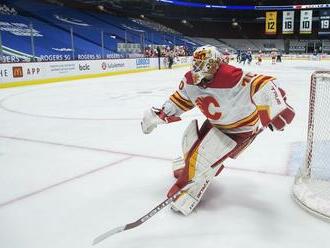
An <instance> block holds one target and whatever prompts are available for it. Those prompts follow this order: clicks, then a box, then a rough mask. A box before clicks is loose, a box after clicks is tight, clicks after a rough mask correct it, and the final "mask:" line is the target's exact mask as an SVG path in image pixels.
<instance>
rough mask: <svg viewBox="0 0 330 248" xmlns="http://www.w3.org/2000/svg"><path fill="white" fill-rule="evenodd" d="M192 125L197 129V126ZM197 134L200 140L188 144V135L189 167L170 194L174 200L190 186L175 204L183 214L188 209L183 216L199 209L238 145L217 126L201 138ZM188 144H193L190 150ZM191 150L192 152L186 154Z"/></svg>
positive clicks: (186, 141) (186, 163) (187, 166)
mask: <svg viewBox="0 0 330 248" xmlns="http://www.w3.org/2000/svg"><path fill="white" fill-rule="evenodd" d="M196 123H197V122H196ZM192 126H195V127H196V124H193V125H192ZM192 126H190V125H189V126H188V127H189V128H191V127H192ZM185 133H189V132H185ZM194 133H195V137H197V139H195V142H194V143H193V142H188V141H189V140H191V139H187V136H184V142H183V144H184V145H183V152H184V154H185V159H184V161H185V166H184V168H183V171H182V172H181V174H180V175H179V178H178V179H177V181H176V183H175V184H174V185H173V186H172V187H171V189H170V190H169V192H168V194H167V196H168V197H171V196H173V195H174V194H175V193H177V192H178V191H180V190H182V189H184V188H185V187H186V189H184V192H183V193H182V195H180V196H179V198H177V200H176V201H175V202H174V203H173V206H174V208H175V209H178V210H179V211H181V210H180V209H184V210H182V213H183V214H187V213H188V214H189V213H190V212H191V211H192V210H193V209H194V208H195V207H196V206H197V204H198V202H199V201H200V199H201V197H202V195H203V194H204V192H205V190H206V188H207V187H208V184H209V183H210V181H211V179H212V178H213V177H214V176H215V175H216V174H217V172H218V170H219V173H220V171H221V170H220V168H221V167H222V166H223V165H222V164H221V163H222V161H223V160H224V159H225V158H227V156H228V155H229V154H230V153H231V152H232V151H233V150H234V149H235V147H236V146H237V143H236V142H235V141H234V140H233V139H231V138H230V137H228V136H227V135H226V134H224V133H223V132H221V131H220V130H219V129H217V128H214V127H212V128H210V129H209V130H208V132H206V133H205V135H204V136H203V137H200V135H198V134H200V132H198V131H197V132H194ZM188 144H190V149H189V150H188V149H187V148H188ZM187 150H188V152H185V151H187ZM221 169H222V168H221ZM204 188H205V190H204ZM202 189H203V190H202ZM201 190H202V191H201ZM197 195H199V196H197ZM180 199H181V200H180ZM187 209H190V210H189V211H188V210H187Z"/></svg>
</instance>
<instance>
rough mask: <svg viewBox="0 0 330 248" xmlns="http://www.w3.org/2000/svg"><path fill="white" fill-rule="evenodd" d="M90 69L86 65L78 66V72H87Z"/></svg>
mask: <svg viewBox="0 0 330 248" xmlns="http://www.w3.org/2000/svg"><path fill="white" fill-rule="evenodd" d="M89 70H90V67H89V65H88V64H84V65H81V64H79V71H89Z"/></svg>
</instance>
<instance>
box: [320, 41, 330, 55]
mask: <svg viewBox="0 0 330 248" xmlns="http://www.w3.org/2000/svg"><path fill="white" fill-rule="evenodd" d="M322 51H323V52H326V53H329V52H330V40H324V41H322Z"/></svg>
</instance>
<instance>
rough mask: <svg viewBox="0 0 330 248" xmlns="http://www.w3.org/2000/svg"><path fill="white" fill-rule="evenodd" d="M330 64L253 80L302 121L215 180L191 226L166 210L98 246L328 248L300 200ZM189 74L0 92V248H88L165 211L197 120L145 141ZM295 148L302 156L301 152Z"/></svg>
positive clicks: (300, 66) (292, 67) (320, 226)
mask: <svg viewBox="0 0 330 248" xmlns="http://www.w3.org/2000/svg"><path fill="white" fill-rule="evenodd" d="M326 68H328V69H329V68H330V62H318V61H295V62H294V61H284V62H283V63H282V64H277V65H275V66H272V65H270V62H267V61H265V62H264V64H263V65H262V66H260V67H257V66H255V65H251V66H248V65H245V66H244V69H245V70H247V71H248V70H251V71H257V72H262V73H264V74H269V75H274V76H276V77H277V78H278V81H279V84H280V85H281V86H282V87H283V88H285V90H286V91H287V95H288V101H289V103H290V104H291V105H292V106H293V107H294V108H295V110H296V113H297V115H296V118H295V120H294V122H293V123H292V125H291V126H290V127H289V128H287V130H285V131H284V132H282V133H280V132H277V133H276V132H274V133H272V132H270V131H266V132H263V133H262V134H260V136H259V137H258V138H257V139H256V140H255V142H254V143H253V144H252V145H251V147H250V148H249V149H247V150H246V151H245V153H243V154H242V155H241V156H240V157H239V158H238V159H237V160H231V161H228V162H226V163H225V165H226V167H227V169H225V170H224V171H223V173H222V174H221V175H220V176H219V177H217V178H216V180H214V182H213V183H212V185H211V186H210V188H209V190H208V192H207V193H206V194H205V198H204V199H203V201H202V202H201V204H200V206H199V207H198V208H197V209H196V211H194V212H193V213H192V214H191V216H189V217H183V216H180V215H178V214H175V213H173V212H172V211H171V210H170V209H169V208H166V209H164V210H163V211H162V212H160V213H159V214H157V215H156V216H154V217H153V218H152V219H150V220H149V221H148V222H146V223H145V224H143V225H142V226H140V227H138V228H136V229H133V230H130V231H127V232H123V233H120V234H117V235H115V236H113V237H111V238H109V239H107V240H105V241H104V242H102V243H100V244H99V245H98V247H114V248H169V247H203V248H214V247H219V248H220V247H221V248H243V247H253V248H265V247H267V248H273V247H274V248H275V247H276V248H277V247H280V248H294V247H297V248H310V247H322V248H323V247H330V238H329V233H330V224H329V223H327V222H324V221H322V220H319V219H317V218H315V217H313V216H310V215H308V214H307V213H305V212H304V211H303V210H302V209H300V208H299V207H298V206H297V205H296V204H295V203H294V202H293V201H292V199H291V196H290V194H291V186H292V183H293V177H292V175H293V174H294V173H295V171H296V169H297V166H298V165H299V163H301V160H302V159H301V158H302V157H303V154H302V156H299V154H300V155H301V153H304V149H301V148H302V147H305V143H306V135H307V133H306V128H307V115H308V98H309V81H310V75H311V73H312V72H313V71H314V70H317V69H326ZM186 70H187V68H177V69H173V70H162V71H151V72H145V73H137V74H129V75H124V76H123V75H121V76H112V77H103V78H98V79H86V80H78V81H71V82H64V83H54V84H47V85H38V86H28V87H19V88H11V89H3V90H1V91H0V166H1V167H0V168H1V173H0V247H1V248H86V247H91V242H92V240H93V239H94V238H95V237H96V236H97V235H99V234H101V233H103V232H105V231H107V230H108V229H111V228H115V227H117V226H121V225H123V224H126V223H129V222H132V221H135V220H136V219H138V218H139V217H141V216H142V215H144V214H145V213H147V212H148V211H149V210H151V209H152V208H153V207H155V206H156V205H157V204H158V203H160V202H161V201H162V200H164V198H165V195H166V192H167V190H168V189H169V187H170V186H171V184H172V183H173V182H174V179H173V178H172V174H171V164H170V161H171V159H173V158H176V157H177V156H178V155H179V154H180V144H181V135H182V132H183V130H184V128H185V127H186V126H187V124H188V123H189V122H190V121H191V120H192V119H193V118H197V119H199V120H203V117H202V116H201V115H200V114H199V112H198V111H195V110H194V111H192V112H191V113H187V114H185V115H184V116H183V118H184V120H183V121H182V122H178V123H173V124H171V125H168V126H161V127H159V128H157V129H156V130H155V131H154V132H153V133H152V134H150V135H143V134H142V132H141V130H140V119H141V116H142V113H143V111H144V110H145V109H147V108H149V107H151V106H156V107H157V106H160V105H161V103H162V102H163V101H164V100H165V99H166V98H167V96H168V95H169V94H170V93H171V92H172V91H173V90H175V89H176V87H177V85H178V83H179V81H180V80H181V78H182V76H183V74H184V73H185V71H186ZM297 144H298V145H297Z"/></svg>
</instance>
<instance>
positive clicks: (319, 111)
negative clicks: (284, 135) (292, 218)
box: [293, 71, 330, 220]
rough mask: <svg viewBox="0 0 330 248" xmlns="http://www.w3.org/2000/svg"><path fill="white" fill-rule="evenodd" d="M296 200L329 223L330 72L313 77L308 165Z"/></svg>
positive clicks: (303, 169) (298, 179)
mask: <svg viewBox="0 0 330 248" xmlns="http://www.w3.org/2000/svg"><path fill="white" fill-rule="evenodd" d="M293 197H294V199H295V200H296V202H297V203H298V204H299V205H300V206H302V207H303V208H305V209H306V210H308V211H309V212H311V213H313V214H316V215H318V216H320V217H324V218H326V219H328V220H330V71H316V72H314V73H313V74H312V77H311V85H310V100H309V116H308V131H307V147H306V154H305V161H304V164H303V165H302V166H301V168H299V171H298V173H297V175H296V178H295V181H294V184H293Z"/></svg>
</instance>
